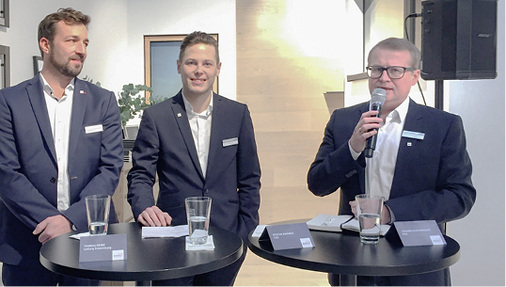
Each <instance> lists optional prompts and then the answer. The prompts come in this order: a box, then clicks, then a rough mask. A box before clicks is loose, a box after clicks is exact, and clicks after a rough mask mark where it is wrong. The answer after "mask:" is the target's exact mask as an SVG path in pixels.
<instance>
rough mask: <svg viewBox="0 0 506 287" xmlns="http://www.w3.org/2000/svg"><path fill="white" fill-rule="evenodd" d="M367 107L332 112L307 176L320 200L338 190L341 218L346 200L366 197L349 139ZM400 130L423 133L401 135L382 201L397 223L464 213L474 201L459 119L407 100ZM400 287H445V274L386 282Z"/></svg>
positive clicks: (441, 219)
mask: <svg viewBox="0 0 506 287" xmlns="http://www.w3.org/2000/svg"><path fill="white" fill-rule="evenodd" d="M368 110H369V103H368V102H367V103H362V104H359V105H355V106H352V107H349V108H343V109H338V110H336V111H334V113H333V114H332V117H331V118H330V120H329V122H328V124H327V127H326V129H325V136H324V139H323V142H322V144H321V145H320V149H319V150H318V153H317V155H316V158H315V160H314V162H313V163H312V164H311V166H310V169H309V172H308V187H309V189H310V190H311V191H312V192H313V193H314V194H315V195H319V196H325V195H327V194H330V193H333V192H335V191H336V190H337V189H338V188H340V190H341V199H340V208H339V213H340V214H352V212H351V208H350V205H349V203H348V202H349V201H352V200H354V197H355V195H357V194H360V193H365V166H366V164H365V157H364V155H363V154H361V155H360V157H359V158H358V159H357V160H354V159H353V158H352V155H351V153H350V150H349V147H348V140H349V139H350V138H351V135H352V133H353V130H354V128H355V126H356V124H357V122H358V121H359V119H360V116H361V115H362V113H364V112H366V111H368ZM404 131H413V132H419V133H424V134H425V136H424V138H423V140H418V139H412V138H407V137H402V138H401V142H400V145H399V151H398V154H397V162H396V166H395V171H394V178H393V181H392V187H391V190H390V198H389V199H388V200H387V201H386V202H385V204H387V205H388V206H389V207H390V209H391V210H392V212H393V214H394V216H395V219H396V220H398V221H410V220H430V219H432V220H435V221H436V222H437V223H438V224H439V225H440V228H441V227H442V225H443V223H445V222H448V221H450V220H455V219H458V218H461V217H464V216H465V215H467V214H468V213H469V212H470V210H471V207H472V206H473V204H474V202H475V199H476V190H475V188H474V187H473V185H472V182H471V171H472V167H471V160H470V159H469V155H468V153H467V150H466V139H465V134H464V127H463V124H462V119H461V118H460V117H459V116H457V115H453V114H450V113H446V112H443V111H441V110H437V109H434V108H431V107H426V106H422V105H418V104H416V103H415V102H414V101H413V100H411V99H410V103H409V109H408V113H407V115H406V119H405V123H404ZM391 280H392V281H391V284H395V285H397V284H400V285H419V284H422V285H445V284H448V283H449V282H450V281H449V280H450V278H449V272H448V270H447V269H446V270H443V271H437V272H433V273H429V274H426V275H415V276H403V277H398V278H395V279H391Z"/></svg>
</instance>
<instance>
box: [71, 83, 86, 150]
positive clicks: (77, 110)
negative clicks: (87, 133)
mask: <svg viewBox="0 0 506 287" xmlns="http://www.w3.org/2000/svg"><path fill="white" fill-rule="evenodd" d="M88 93H89V90H88V87H87V86H86V85H84V84H83V83H82V82H81V81H80V80H79V79H77V78H76V81H75V84H74V95H73V96H74V99H73V103H72V116H71V119H70V139H69V141H70V143H69V155H71V154H74V152H75V150H76V148H77V143H78V142H79V136H80V135H81V133H82V130H81V129H82V128H83V120H84V114H85V111H86V106H87V104H86V103H87V101H88V97H89V96H88Z"/></svg>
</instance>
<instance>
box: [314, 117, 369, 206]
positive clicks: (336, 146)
mask: <svg viewBox="0 0 506 287" xmlns="http://www.w3.org/2000/svg"><path fill="white" fill-rule="evenodd" d="M340 112H341V111H339V110H336V111H334V113H333V114H332V117H331V118H330V120H329V122H328V123H327V126H326V128H325V135H324V138H323V141H322V143H321V145H320V148H319V149H318V153H317V154H316V157H315V160H314V161H313V163H312V164H311V166H310V167H309V171H308V175H307V183H308V188H309V190H310V191H311V192H312V193H313V194H315V195H318V196H325V195H328V194H331V193H333V192H335V191H336V190H337V189H338V188H339V187H341V186H342V185H343V184H345V183H346V182H347V181H348V180H349V179H350V178H351V177H353V176H355V178H356V175H357V173H358V172H359V171H360V170H363V169H364V167H365V159H364V156H363V155H361V156H360V157H359V158H358V159H357V160H354V159H353V157H352V155H351V152H350V149H349V146H348V140H349V138H350V137H351V132H353V128H354V127H355V125H356V122H355V123H354V122H353V119H351V117H342V116H340ZM348 121H349V122H348ZM350 127H351V129H350ZM348 135H349V136H348Z"/></svg>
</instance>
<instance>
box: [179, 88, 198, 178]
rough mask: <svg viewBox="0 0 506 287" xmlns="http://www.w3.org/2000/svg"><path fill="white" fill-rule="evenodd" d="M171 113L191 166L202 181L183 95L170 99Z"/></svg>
mask: <svg viewBox="0 0 506 287" xmlns="http://www.w3.org/2000/svg"><path fill="white" fill-rule="evenodd" d="M172 112H173V114H174V117H175V119H176V123H177V125H178V128H179V132H180V133H181V136H182V137H183V140H184V142H185V144H186V148H187V150H188V154H189V155H190V158H191V160H192V162H193V165H194V166H195V169H196V170H197V171H198V173H199V175H200V177H201V178H202V179H204V176H203V174H202V169H201V168H200V162H199V158H198V156H197V148H196V147H195V142H194V140H193V136H192V132H191V127H190V123H189V122H188V116H187V115H186V110H185V109H184V102H183V95H182V94H181V92H179V93H178V94H177V95H176V96H174V97H173V98H172Z"/></svg>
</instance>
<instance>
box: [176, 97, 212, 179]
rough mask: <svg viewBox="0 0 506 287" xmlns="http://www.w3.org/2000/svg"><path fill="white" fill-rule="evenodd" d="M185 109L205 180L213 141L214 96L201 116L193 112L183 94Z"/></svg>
mask: <svg viewBox="0 0 506 287" xmlns="http://www.w3.org/2000/svg"><path fill="white" fill-rule="evenodd" d="M183 101H184V107H185V110H186V115H187V116H188V122H189V123H190V128H191V130H192V135H193V142H194V143H195V147H196V148H197V155H198V157H199V163H200V168H201V169H202V174H203V175H204V178H205V177H206V171H207V161H208V157H209V143H210V140H211V123H212V118H213V117H212V115H213V96H212V95H211V101H210V102H209V106H208V107H207V109H206V110H205V111H203V112H201V113H200V114H197V113H196V112H194V111H193V107H192V105H191V104H190V102H188V100H187V99H186V97H185V96H184V94H183Z"/></svg>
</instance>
